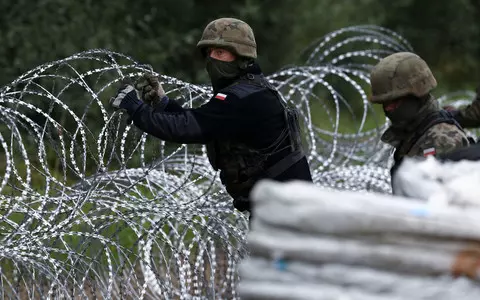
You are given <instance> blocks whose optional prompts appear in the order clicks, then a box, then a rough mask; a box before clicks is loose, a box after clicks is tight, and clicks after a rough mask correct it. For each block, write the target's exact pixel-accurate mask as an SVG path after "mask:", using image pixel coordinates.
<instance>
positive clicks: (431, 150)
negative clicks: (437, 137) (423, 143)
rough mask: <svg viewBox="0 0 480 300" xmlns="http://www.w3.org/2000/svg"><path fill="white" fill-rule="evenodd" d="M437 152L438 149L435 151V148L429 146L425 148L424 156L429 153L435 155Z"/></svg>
mask: <svg viewBox="0 0 480 300" xmlns="http://www.w3.org/2000/svg"><path fill="white" fill-rule="evenodd" d="M435 153H437V151H435V148H433V147H432V148H428V149H425V150H423V157H427V156H429V155H435Z"/></svg>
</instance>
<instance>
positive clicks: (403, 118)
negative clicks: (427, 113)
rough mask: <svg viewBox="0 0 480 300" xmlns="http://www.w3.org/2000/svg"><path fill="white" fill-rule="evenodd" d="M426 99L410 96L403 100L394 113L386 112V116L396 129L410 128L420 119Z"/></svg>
mask: <svg viewBox="0 0 480 300" xmlns="http://www.w3.org/2000/svg"><path fill="white" fill-rule="evenodd" d="M426 102H427V101H426V99H421V98H417V97H414V96H408V97H405V98H404V99H402V102H401V103H400V105H399V106H398V107H397V108H395V109H394V110H393V111H386V110H385V109H384V112H385V115H386V116H387V117H388V118H389V119H390V121H392V126H393V127H396V128H404V127H408V125H410V124H411V123H412V122H413V121H414V120H415V119H417V118H418V115H419V113H420V111H421V110H422V108H423V106H424V105H425V104H426Z"/></svg>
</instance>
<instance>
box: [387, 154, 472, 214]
mask: <svg viewBox="0 0 480 300" xmlns="http://www.w3.org/2000/svg"><path fill="white" fill-rule="evenodd" d="M393 185H394V190H395V194H398V195H402V196H406V197H412V198H417V199H423V200H427V201H430V202H432V203H435V204H436V205H462V206H475V207H479V206H480V189H479V188H478V187H479V186H480V162H472V161H460V162H445V163H441V162H439V161H438V160H435V159H434V158H433V157H429V158H428V159H427V160H423V161H419V160H416V159H405V160H404V161H403V163H402V165H401V166H400V168H399V169H398V170H397V173H396V175H395V177H394V179H393Z"/></svg>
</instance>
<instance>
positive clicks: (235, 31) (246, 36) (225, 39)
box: [197, 18, 257, 58]
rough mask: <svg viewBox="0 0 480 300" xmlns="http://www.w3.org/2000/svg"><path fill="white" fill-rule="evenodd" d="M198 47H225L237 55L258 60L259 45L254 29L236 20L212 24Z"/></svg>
mask: <svg viewBox="0 0 480 300" xmlns="http://www.w3.org/2000/svg"><path fill="white" fill-rule="evenodd" d="M197 47H198V48H200V49H205V48H207V47H224V48H227V49H230V50H231V51H233V52H234V53H235V54H236V55H239V56H245V57H250V58H257V44H256V42H255V36H254V35H253V30H252V28H251V27H250V26H249V25H248V24H247V23H245V22H243V21H241V20H238V19H234V18H221V19H217V20H214V21H212V22H210V23H209V24H208V25H207V27H205V30H204V31H203V35H202V38H201V39H200V41H199V42H198V44H197Z"/></svg>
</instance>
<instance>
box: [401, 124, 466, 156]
mask: <svg viewBox="0 0 480 300" xmlns="http://www.w3.org/2000/svg"><path fill="white" fill-rule="evenodd" d="M468 145H469V142H468V139H467V136H466V135H465V133H464V132H463V131H462V130H460V129H459V128H458V127H457V126H456V125H454V124H448V123H440V124H436V125H433V126H432V127H430V128H429V129H427V131H426V132H425V133H424V134H423V135H422V136H421V137H420V138H419V139H418V140H417V142H416V143H414V145H413V146H412V147H411V148H410V150H407V149H401V148H399V149H398V151H399V155H401V154H402V151H407V152H406V153H405V154H404V156H410V157H411V156H423V157H426V156H429V155H436V154H443V153H447V152H451V151H453V150H455V149H458V148H461V147H464V146H468Z"/></svg>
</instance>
